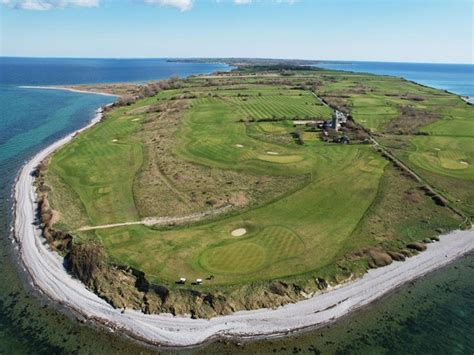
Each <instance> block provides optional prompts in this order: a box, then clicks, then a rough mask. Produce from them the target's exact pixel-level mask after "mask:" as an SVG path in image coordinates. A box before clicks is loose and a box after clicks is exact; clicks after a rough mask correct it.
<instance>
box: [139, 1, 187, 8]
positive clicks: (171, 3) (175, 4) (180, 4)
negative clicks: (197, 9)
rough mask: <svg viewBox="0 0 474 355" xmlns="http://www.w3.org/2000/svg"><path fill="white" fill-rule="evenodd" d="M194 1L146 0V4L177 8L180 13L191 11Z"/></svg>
mask: <svg viewBox="0 0 474 355" xmlns="http://www.w3.org/2000/svg"><path fill="white" fill-rule="evenodd" d="M193 2H194V0H145V3H146V4H149V5H158V6H169V7H174V8H177V9H178V10H180V11H187V10H191V8H192V7H193Z"/></svg>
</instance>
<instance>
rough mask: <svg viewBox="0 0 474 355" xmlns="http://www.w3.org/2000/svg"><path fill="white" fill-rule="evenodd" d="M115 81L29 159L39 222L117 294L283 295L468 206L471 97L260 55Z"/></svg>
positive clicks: (471, 191) (213, 304)
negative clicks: (197, 72)
mask: <svg viewBox="0 0 474 355" xmlns="http://www.w3.org/2000/svg"><path fill="white" fill-rule="evenodd" d="M111 87H112V88H111ZM85 89H88V88H85ZM91 90H94V88H93V87H92V88H91ZM95 90H97V88H95ZM108 90H109V91H108V92H113V85H110V86H108ZM120 94H122V95H123V96H121V98H120V99H119V100H118V101H117V102H116V103H115V104H114V105H113V106H112V107H110V108H107V109H106V111H105V113H104V119H103V120H102V121H101V122H100V123H98V124H97V125H95V126H93V127H92V128H90V129H88V130H87V131H85V132H82V133H81V134H78V135H77V137H75V138H74V139H73V140H72V141H71V142H70V143H68V144H67V145H65V146H64V147H62V148H61V149H60V150H59V151H57V152H55V153H54V154H53V155H52V156H50V157H49V159H47V160H46V161H44V162H43V163H42V164H41V165H40V166H39V168H38V172H37V175H38V178H37V185H38V191H39V200H40V209H41V222H42V224H43V227H44V232H45V236H46V238H47V239H48V240H49V241H50V242H51V244H52V245H53V246H54V247H55V248H56V249H58V251H59V252H60V253H62V254H63V255H64V257H65V261H66V264H67V265H68V267H69V268H70V270H71V272H72V273H73V274H75V275H76V276H77V277H78V278H80V279H81V280H82V281H83V282H84V283H85V284H86V285H87V286H88V287H89V288H91V289H93V290H94V291H95V292H96V293H97V294H99V295H100V296H101V297H103V298H105V299H106V300H107V301H108V302H110V303H111V304H112V305H114V306H115V307H119V308H135V309H141V310H143V311H144V312H147V313H160V312H171V313H174V314H192V315H193V316H195V317H211V316H215V315H219V314H227V313H231V312H233V311H236V310H241V309H254V308H259V307H276V306H279V305H282V304H285V303H288V302H294V301H297V300H300V299H304V298H308V297H310V296H311V295H313V294H315V293H316V292H318V291H319V290H322V289H324V288H326V287H328V286H329V285H334V284H337V283H341V282H345V281H348V280H352V279H354V278H357V277H359V276H360V275H362V274H363V273H364V272H366V271H367V270H368V269H369V268H375V267H382V266H384V265H388V264H390V263H391V262H392V261H393V260H397V261H400V260H404V259H405V258H407V257H410V256H411V255H414V254H416V253H418V252H420V251H422V250H424V249H425V248H426V246H425V244H426V243H430V242H433V241H435V240H436V239H437V235H439V234H442V233H444V232H446V231H449V230H453V229H457V228H464V227H466V226H468V225H470V219H471V217H472V216H473V214H474V188H473V187H474V167H473V164H474V149H473V147H474V118H473V117H474V108H473V107H472V106H470V105H468V104H466V103H465V102H464V101H463V100H461V98H459V97H458V96H456V95H453V94H450V93H447V92H443V91H439V90H435V89H432V88H427V87H423V86H421V85H418V84H415V83H412V82H408V81H406V80H403V79H399V78H394V77H381V76H375V75H369V74H356V73H347V72H337V71H326V70H318V69H311V68H309V67H301V66H270V65H269V66H251V65H245V66H242V67H241V68H239V69H237V70H234V71H232V72H230V73H217V74H214V75H209V76H196V77H189V78H187V79H176V78H174V79H170V80H168V81H162V82H158V83H150V84H146V85H142V86H138V87H135V88H129V87H125V88H124V87H123V86H121V87H120ZM336 112H338V114H342V117H344V119H343V120H340V122H339V120H338V118H337V115H336ZM334 120H336V122H335V123H336V124H337V125H338V126H337V127H333V126H331V125H332V124H333V123H334ZM180 278H186V280H187V281H186V283H184V284H182V283H181V284H180V283H177V281H179V280H180ZM197 279H202V280H203V282H202V284H200V282H198V283H197V284H192V282H193V281H194V283H196V282H195V281H196V280H197Z"/></svg>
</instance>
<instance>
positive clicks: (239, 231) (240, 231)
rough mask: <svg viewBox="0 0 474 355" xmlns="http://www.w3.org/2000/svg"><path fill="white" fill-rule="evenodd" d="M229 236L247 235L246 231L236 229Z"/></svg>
mask: <svg viewBox="0 0 474 355" xmlns="http://www.w3.org/2000/svg"><path fill="white" fill-rule="evenodd" d="M230 234H232V236H233V237H241V236H243V235H245V234H247V230H246V229H245V228H237V229H234V230H233V231H232V233H230Z"/></svg>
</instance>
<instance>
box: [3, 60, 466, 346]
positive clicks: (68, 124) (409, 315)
mask: <svg viewBox="0 0 474 355" xmlns="http://www.w3.org/2000/svg"><path fill="white" fill-rule="evenodd" d="M184 64H185V65H184ZM381 65H382V64H379V63H376V65H375V67H374V68H375V69H376V70H380V66H381ZM382 66H383V65H382ZM417 66H418V72H417V73H414V74H413V75H418V76H419V77H429V76H430V75H431V76H432V80H434V81H435V82H436V81H437V80H438V82H446V80H445V76H446V75H448V74H443V75H442V76H441V77H440V78H438V79H436V75H437V74H436V72H433V71H430V70H431V68H430V67H423V65H421V66H420V65H417ZM226 69H228V67H226V66H223V65H214V64H212V65H206V64H199V65H194V64H192V63H169V62H166V61H165V60H161V59H160V60H124V61H120V60H109V59H105V60H100V59H92V60H90V59H87V60H84V59H80V60H75V59H21V58H0V354H3V353H5V354H11V353H18V354H24V353H31V354H35V353H41V354H52V353H53V354H55V353H71V352H72V353H94V354H103V353H139V352H143V353H147V352H153V351H154V349H150V348H146V347H143V346H141V345H140V344H137V343H135V342H132V341H131V340H130V339H127V338H125V337H123V336H119V335H117V334H115V333H110V332H108V331H106V330H104V329H97V328H94V327H92V326H90V325H87V324H83V323H80V322H77V321H76V320H74V319H73V318H72V317H71V316H70V315H69V313H68V312H67V310H63V309H60V308H58V306H57V305H53V304H51V303H50V302H49V301H47V300H45V299H44V298H43V297H41V296H39V295H38V294H37V293H36V292H35V291H34V287H32V286H31V285H29V284H28V278H27V277H26V276H25V274H24V272H23V271H22V270H21V268H20V267H19V263H18V260H17V259H16V253H15V250H14V244H13V243H12V242H11V239H10V238H9V233H10V223H11V188H12V185H13V182H14V179H15V176H16V174H17V172H18V170H19V169H20V167H21V166H22V164H23V162H24V161H25V160H27V159H28V158H30V157H31V156H32V155H34V153H35V152H37V151H38V150H39V149H41V148H42V147H44V146H47V145H48V144H50V143H52V142H54V141H55V140H56V139H58V138H59V137H61V136H63V135H65V134H66V133H68V132H72V131H74V130H76V129H77V128H80V127H82V126H84V125H85V123H86V122H87V121H88V120H89V119H90V118H91V117H92V116H93V115H94V112H95V109H96V108H97V107H98V106H100V105H103V104H106V103H108V102H111V100H113V98H111V97H106V96H98V95H89V94H78V93H71V92H65V91H53V90H39V89H22V88H19V87H18V86H20V85H48V84H76V83H94V82H121V81H144V80H152V79H159V78H165V77H168V76H170V75H181V76H185V75H189V74H192V73H202V72H211V71H214V70H226ZM369 69H370V68H369ZM375 69H374V70H375ZM387 70H388V69H387ZM364 71H370V70H368V69H364ZM430 73H431V74H430ZM456 73H458V74H456ZM456 75H457V76H458V79H457V80H454V81H453V80H451V82H454V83H455V84H453V85H452V86H449V85H448V87H446V88H444V87H443V89H447V90H450V91H453V92H457V93H459V94H463V95H467V93H466V91H456V90H458V89H459V88H462V87H469V86H470V84H472V81H470V82H467V81H466V78H468V79H469V77H466V75H465V73H463V72H461V73H460V72H457V71H456V70H454V69H453V72H451V73H449V75H448V76H450V77H453V76H456ZM462 80H465V83H464V85H463V84H462V83H461V82H462ZM469 80H470V79H469ZM433 86H434V85H433ZM438 87H439V86H438ZM473 302H474V256H472V255H471V256H467V257H465V258H463V259H461V260H459V261H457V262H456V263H454V264H452V265H450V266H448V267H447V268H444V269H442V270H439V271H436V272H434V273H431V274H429V275H427V276H425V277H424V278H422V279H420V280H418V281H416V282H413V283H411V284H409V285H407V286H406V287H403V288H402V289H400V290H398V291H397V292H395V293H393V294H391V295H389V296H387V297H385V298H384V299H382V300H380V301H379V302H377V303H376V304H374V305H372V306H370V307H368V308H367V309H365V310H364V311H361V312H356V313H354V314H352V315H351V316H349V317H347V318H344V319H342V320H340V321H338V322H337V323H335V324H334V325H331V326H328V327H325V328H323V329H321V330H315V331H310V332H307V333H304V334H300V335H297V336H292V337H288V338H285V339H281V340H272V341H258V342H251V343H248V344H243V345H235V344H232V343H231V344H226V343H220V342H218V343H214V344H211V345H208V346H205V347H203V348H199V349H195V350H193V351H191V350H190V351H189V352H198V353H226V352H231V351H232V352H240V353H250V352H252V353H274V352H276V353H293V352H295V353H298V352H300V353H340V354H347V353H359V354H368V353H373V354H380V353H392V354H395V353H403V354H405V353H412V354H417V353H430V354H448V353H449V354H473V352H474V343H473V341H474V337H473V334H474V303H473Z"/></svg>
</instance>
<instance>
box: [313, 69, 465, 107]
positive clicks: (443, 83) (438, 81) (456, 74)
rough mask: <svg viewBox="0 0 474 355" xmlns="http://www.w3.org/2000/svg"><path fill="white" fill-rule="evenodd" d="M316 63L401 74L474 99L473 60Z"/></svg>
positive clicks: (355, 70) (380, 73)
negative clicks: (468, 61) (457, 62)
mask: <svg viewBox="0 0 474 355" xmlns="http://www.w3.org/2000/svg"><path fill="white" fill-rule="evenodd" d="M316 66H318V67H320V68H325V69H335V70H346V71H354V72H361V73H372V74H378V75H392V76H398V77H402V78H405V79H408V80H412V81H416V82H417V83H420V84H423V85H427V86H431V87H433V88H437V89H441V90H448V91H450V92H453V93H456V94H458V95H461V96H465V97H468V98H469V100H470V101H471V102H473V103H474V65H472V64H423V63H389V62H345V61H331V62H322V63H318V64H317V65H316Z"/></svg>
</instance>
